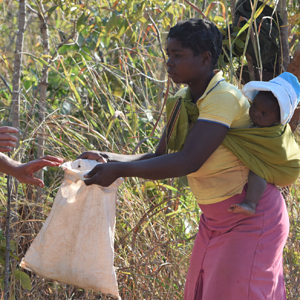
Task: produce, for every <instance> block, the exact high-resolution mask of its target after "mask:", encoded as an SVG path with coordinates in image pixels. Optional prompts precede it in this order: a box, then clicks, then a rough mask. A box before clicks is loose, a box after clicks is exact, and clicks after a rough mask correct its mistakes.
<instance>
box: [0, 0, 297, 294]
mask: <svg viewBox="0 0 300 300" xmlns="http://www.w3.org/2000/svg"><path fill="white" fill-rule="evenodd" d="M138 2H139V1H132V3H133V6H134V7H135V9H138V7H139V6H137V5H139V3H138ZM145 3H146V4H145V6H144V7H143V9H144V11H143V13H142V14H141V16H140V18H141V19H140V20H143V19H142V17H143V18H146V19H147V22H145V21H144V20H143V21H139V20H137V21H135V20H134V19H133V18H132V16H131V15H130V16H129V14H130V9H131V8H130V7H129V8H128V7H127V8H126V9H127V10H125V8H122V7H121V8H120V9H118V8H116V7H112V6H111V4H110V3H108V2H106V1H102V2H101V3H100V4H99V3H98V4H93V9H94V11H93V14H91V15H88V14H86V19H85V20H84V22H83V24H86V27H84V29H82V30H81V29H80V30H81V32H80V34H79V35H78V39H77V40H76V41H75V42H73V43H70V44H68V45H64V46H63V47H62V48H61V49H60V50H59V56H57V59H56V60H55V61H54V62H53V64H52V65H51V68H50V69H49V70H50V73H49V86H48V95H47V98H48V99H47V114H46V119H45V121H44V122H43V123H42V124H40V123H39V122H38V121H37V120H38V117H37V111H38V99H36V100H35V99H33V98H32V95H33V94H34V93H35V89H36V87H37V85H38V82H39V79H40V74H41V66H42V63H43V57H42V54H41V51H40V50H41V49H40V48H39V46H36V47H34V45H38V41H39V37H38V35H36V34H35V32H36V29H37V26H38V24H37V19H36V17H34V16H33V15H30V20H31V21H30V22H29V25H28V29H27V30H28V31H27V35H26V39H25V49H26V53H29V54H24V55H25V56H24V68H23V78H22V86H23V90H22V107H21V110H22V114H21V120H22V122H21V129H22V130H23V131H24V128H27V130H26V132H25V136H24V138H23V141H22V144H21V145H20V147H22V148H23V149H24V152H23V153H24V154H23V157H22V160H23V161H27V160H29V159H33V158H34V156H35V154H36V143H37V133H38V132H39V130H40V128H43V130H44V131H45V134H46V141H47V142H46V146H45V152H46V154H52V155H57V156H60V157H64V158H65V160H73V159H75V158H76V157H77V156H78V155H79V154H80V153H81V152H83V151H86V150H96V149H101V150H107V151H113V152H117V153H124V154H130V153H132V152H133V151H136V152H137V153H139V152H140V153H146V152H151V151H154V149H155V147H156V145H157V142H158V139H159V137H160V136H161V133H162V130H163V127H164V121H165V120H164V117H165V116H164V114H163V115H162V118H161V119H160V121H159V122H158V124H157V126H156V127H155V128H154V126H155V123H156V120H157V118H158V116H159V114H160V111H161V109H162V104H163V99H164V93H165V92H166V73H165V71H164V65H163V61H164V58H163V55H162V53H161V49H162V48H164V38H165V35H166V32H167V31H168V28H169V26H171V25H172V24H174V23H175V22H176V20H177V19H180V18H184V17H186V16H193V15H194V14H195V11H194V10H193V9H192V8H190V7H189V6H188V5H186V6H185V7H184V6H183V3H182V2H181V1H177V2H176V3H175V4H176V5H175V6H174V5H169V4H170V3H168V2H166V1H162V2H159V1H146V2H145ZM0 5H2V8H3V11H4V12H5V15H4V16H5V18H4V17H3V16H2V19H1V22H2V23H1V24H5V26H6V27H7V29H6V30H7V31H5V30H4V31H3V32H4V33H7V32H8V31H13V30H14V29H15V27H14V23H13V22H12V23H9V22H8V20H9V17H10V15H9V14H8V10H7V7H4V6H5V2H2V4H1V3H0ZM97 5H98V6H99V5H100V6H101V7H102V8H101V9H102V10H100V8H99V7H98V6H97ZM105 5H107V7H111V10H113V13H112V12H111V11H110V10H107V11H105V10H104V9H103V7H105ZM198 7H201V6H200V5H198ZM11 9H14V11H15V12H16V11H17V8H16V7H14V6H12V8H11ZM121 13H122V14H124V16H125V17H124V18H125V19H126V18H127V19H128V20H129V22H128V24H129V23H130V26H131V29H130V26H129V25H128V26H129V29H128V28H126V31H125V32H123V33H122V32H121V34H120V31H119V30H120V28H122V26H123V25H122V24H123V23H120V24H119V25H118V24H117V22H119V21H120V18H119V17H116V18H114V14H115V15H117V16H119V15H120V14H121ZM126 13H127V15H126ZM147 13H148V14H151V18H147ZM132 14H133V15H134V12H133V13H132ZM136 14H137V13H136ZM98 16H101V18H102V19H105V18H106V19H107V20H106V21H105V22H106V23H105V22H104V21H102V23H101V22H100V23H98V25H97V26H94V27H93V26H92V25H93V24H94V22H95V20H98V19H97V17H98ZM196 16H197V14H196ZM216 16H222V11H221V10H220V11H218V10H215V11H212V12H211V13H210V16H209V17H210V18H211V19H214V18H215V17H216ZM3 18H4V19H3ZM109 20H113V21H112V23H113V22H115V23H116V24H117V26H115V27H111V26H113V24H110V23H109ZM218 20H219V19H218ZM226 20H227V23H228V22H229V21H228V20H229V18H227V17H226ZM226 20H224V23H223V24H219V25H220V26H222V25H225V24H226ZM71 21H72V19H71V18H70V19H66V17H64V16H63V15H62V14H61V12H60V11H59V10H57V11H56V12H54V13H53V14H52V18H51V19H50V21H49V24H50V41H51V45H52V53H53V52H54V51H55V49H54V48H55V47H54V46H55V45H58V44H59V42H60V41H61V36H62V33H64V34H65V35H67V34H68V33H70V32H71V31H72V28H73V23H72V22H71ZM122 22H123V21H122ZM81 26H83V25H81ZM80 28H81V27H80ZM111 28H113V29H111ZM78 30H79V27H78ZM158 32H160V35H158ZM29 33H30V34H29ZM7 34H8V33H7ZM118 35H119V36H118ZM114 37H118V39H116V38H114ZM7 42H8V36H6V40H5V36H4V35H3V36H2V37H1V38H0V46H1V47H2V48H1V47H0V55H1V59H2V61H1V62H2V68H3V70H4V74H7V76H6V77H5V78H6V79H7V80H8V78H9V76H10V75H11V72H12V70H11V68H10V63H11V59H12V57H13V47H12V46H11V48H8V46H9V44H7ZM232 42H233V41H231V42H230V43H232ZM4 45H8V46H7V47H6V48H5V49H6V50H5V51H4V50H3V49H4V48H3V47H4ZM12 45H13V44H12ZM229 57H230V58H231V60H232V53H230V52H229ZM233 63H234V65H236V64H237V62H236V61H234V62H233ZM231 68H232V66H229V65H227V67H226V68H225V70H224V71H225V74H233V72H231V73H229V71H230V70H231ZM228 76H230V75H228ZM231 76H232V75H231ZM236 82H238V80H237V81H236ZM178 88H179V87H177V86H175V85H173V84H172V85H171V87H170V93H173V92H175V91H176V89H178ZM0 98H1V102H0V103H1V104H0V109H3V111H0V113H1V114H2V115H1V116H2V119H3V121H4V122H5V120H7V119H8V117H9V108H10V101H11V96H10V94H9V93H8V91H7V88H6V87H5V86H4V85H2V84H1V85H0ZM4 122H3V123H4ZM152 131H153V133H154V134H153V136H151V133H152ZM136 145H139V147H137V148H136ZM62 176H63V171H62V170H60V169H52V168H50V169H48V170H46V171H45V183H46V188H45V190H44V202H43V203H36V202H35V200H36V199H35V194H36V191H35V189H34V188H32V187H26V186H25V185H20V186H19V193H18V198H17V200H16V201H17V205H15V206H13V207H17V208H18V210H17V211H14V212H13V214H14V215H16V216H17V217H18V222H17V223H14V224H11V227H12V228H13V232H14V234H13V236H12V241H14V245H17V246H16V247H15V248H14V247H13V248H12V249H13V254H14V255H15V256H14V257H12V259H11V265H10V269H11V270H12V274H11V282H10V288H11V292H12V294H13V295H14V296H15V299H103V297H102V296H101V294H99V293H96V292H93V291H86V290H83V289H80V288H76V287H74V286H69V285H64V284H60V283H55V282H53V281H50V280H46V279H44V278H40V277H38V276H37V275H35V274H33V273H29V272H28V274H29V275H30V278H31V282H32V288H31V290H30V291H29V290H26V289H25V288H24V286H22V282H20V280H18V279H17V278H16V277H15V276H14V272H16V271H17V270H18V269H19V267H18V263H19V261H20V259H21V258H22V257H23V256H24V254H25V252H26V250H27V249H28V247H29V246H30V243H31V242H32V240H33V239H34V238H35V236H36V234H37V233H38V231H39V229H40V227H41V224H43V222H44V221H45V219H46V218H47V216H48V214H49V212H50V210H51V207H52V204H53V199H54V197H55V195H56V192H57V189H58V187H59V185H60V183H61V180H62ZM1 179H2V180H1V183H0V189H1V191H0V201H1V206H0V215H1V220H3V219H4V217H5V213H6V195H7V192H6V178H5V176H4V175H3V176H2V178H1ZM298 197H299V186H298V184H297V183H296V184H295V185H293V187H291V189H290V190H286V191H285V199H286V203H287V207H288V211H289V215H290V222H291V230H290V236H289V239H288V242H287V244H286V247H285V251H284V270H285V280H286V287H287V293H288V297H289V299H298V298H299V296H298V290H299V287H300V285H299V281H298V278H299V275H300V274H299V255H300V249H299V247H300V244H299V221H300V220H299V212H300V211H299V209H300V208H299V200H298V199H299V198H298ZM37 207H38V208H39V209H37ZM37 212H38V213H37ZM200 214H201V212H200V211H199V209H198V206H197V205H196V203H195V200H194V198H193V196H192V194H191V192H190V190H189V189H188V188H187V187H184V186H182V184H181V183H180V182H179V181H178V180H177V179H169V180H164V181H154V182H153V181H147V180H142V179H137V178H127V179H126V180H125V182H124V183H123V185H122V186H121V187H120V188H119V200H118V205H117V221H116V239H115V267H116V272H117V276H118V283H119V291H120V295H121V297H122V299H182V298H183V288H184V284H185V276H186V273H187V270H188V265H189V257H190V254H191V250H192V247H193V243H194V239H195V235H196V233H197V227H198V222H199V219H200ZM2 224H3V222H2ZM12 246H13V245H12ZM0 259H1V257H0ZM2 269H3V267H0V272H1V270H2ZM0 276H2V273H1V275H0Z"/></svg>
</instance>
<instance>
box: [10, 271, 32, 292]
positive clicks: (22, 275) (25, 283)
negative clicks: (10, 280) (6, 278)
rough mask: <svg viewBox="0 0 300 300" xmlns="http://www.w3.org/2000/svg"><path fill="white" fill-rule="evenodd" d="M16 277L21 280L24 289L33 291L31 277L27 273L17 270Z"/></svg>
mask: <svg viewBox="0 0 300 300" xmlns="http://www.w3.org/2000/svg"><path fill="white" fill-rule="evenodd" d="M14 277H15V279H17V280H20V282H21V285H22V287H23V288H24V289H27V290H29V291H30V290H31V289H32V285H31V280H30V277H29V276H28V275H27V274H26V273H24V272H22V271H20V270H15V272H14Z"/></svg>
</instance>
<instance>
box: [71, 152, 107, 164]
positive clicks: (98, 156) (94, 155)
mask: <svg viewBox="0 0 300 300" xmlns="http://www.w3.org/2000/svg"><path fill="white" fill-rule="evenodd" d="M76 159H91V160H96V161H98V162H102V163H106V162H107V161H109V159H108V155H107V154H105V153H103V152H100V151H86V152H83V153H81V154H80V155H79V156H78V157H77V158H76Z"/></svg>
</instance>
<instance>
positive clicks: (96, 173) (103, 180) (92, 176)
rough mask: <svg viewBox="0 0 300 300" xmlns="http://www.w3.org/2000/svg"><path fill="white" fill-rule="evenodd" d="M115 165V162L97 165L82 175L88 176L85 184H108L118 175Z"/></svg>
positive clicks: (104, 185) (105, 185)
mask: <svg viewBox="0 0 300 300" xmlns="http://www.w3.org/2000/svg"><path fill="white" fill-rule="evenodd" d="M116 165H117V164H116V163H110V164H99V165H97V166H96V167H94V169H93V170H91V171H90V172H89V173H88V174H86V175H84V177H85V178H88V179H87V180H85V181H84V183H85V184H86V185H91V184H98V185H100V186H103V187H107V186H110V185H111V184H112V183H113V182H114V181H115V180H116V179H118V178H119V177H120V176H119V175H118V169H117V168H115V166H116Z"/></svg>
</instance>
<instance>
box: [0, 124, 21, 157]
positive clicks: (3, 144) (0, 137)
mask: <svg viewBox="0 0 300 300" xmlns="http://www.w3.org/2000/svg"><path fill="white" fill-rule="evenodd" d="M11 133H19V130H18V129H17V128H14V127H9V126H3V127H0V152H9V151H11V150H12V149H13V148H14V147H16V144H17V141H18V138H17V137H16V136H14V135H12V134H11Z"/></svg>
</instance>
